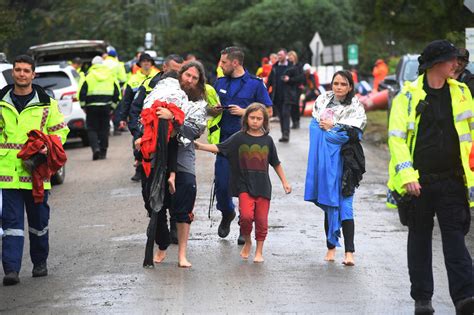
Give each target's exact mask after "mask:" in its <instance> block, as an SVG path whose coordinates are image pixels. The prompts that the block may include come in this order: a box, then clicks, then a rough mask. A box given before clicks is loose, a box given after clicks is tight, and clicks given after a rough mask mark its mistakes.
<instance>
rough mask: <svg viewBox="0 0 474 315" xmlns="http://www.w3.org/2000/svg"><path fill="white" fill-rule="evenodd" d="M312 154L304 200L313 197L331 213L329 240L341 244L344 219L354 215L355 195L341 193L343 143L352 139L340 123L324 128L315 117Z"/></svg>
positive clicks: (310, 137) (310, 128) (309, 158)
mask: <svg viewBox="0 0 474 315" xmlns="http://www.w3.org/2000/svg"><path fill="white" fill-rule="evenodd" d="M309 132H310V133H309V139H310V141H309V156H308V168H307V170H306V184H305V192H304V200H305V201H311V202H313V203H314V204H316V205H317V206H319V207H320V208H321V209H323V210H324V211H325V212H326V213H327V215H328V223H329V231H328V241H329V242H330V243H331V244H333V245H335V246H340V244H339V241H338V239H339V237H340V229H341V225H342V221H343V220H350V219H353V211H352V201H353V196H350V197H343V196H342V188H341V186H342V168H343V160H342V156H341V147H342V145H343V144H344V143H346V142H347V141H348V140H349V137H348V135H347V132H346V131H343V130H341V128H340V127H337V126H336V127H334V128H332V129H331V130H328V131H326V130H324V129H321V128H320V127H319V123H318V121H317V120H316V119H314V118H313V120H312V121H311V124H310V126H309Z"/></svg>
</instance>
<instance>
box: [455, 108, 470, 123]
mask: <svg viewBox="0 0 474 315" xmlns="http://www.w3.org/2000/svg"><path fill="white" fill-rule="evenodd" d="M472 116H473V115H472V111H471V110H466V111H464V112H462V113H461V114H458V115H457V116H456V121H461V120H464V119H468V118H471V117H472Z"/></svg>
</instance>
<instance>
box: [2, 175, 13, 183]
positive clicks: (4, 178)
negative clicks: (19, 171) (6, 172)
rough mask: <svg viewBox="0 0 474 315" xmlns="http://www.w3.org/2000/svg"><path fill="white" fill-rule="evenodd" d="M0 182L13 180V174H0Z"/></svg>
mask: <svg viewBox="0 0 474 315" xmlns="http://www.w3.org/2000/svg"><path fill="white" fill-rule="evenodd" d="M0 182H13V176H0Z"/></svg>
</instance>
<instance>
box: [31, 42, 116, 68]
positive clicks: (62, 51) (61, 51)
mask: <svg viewBox="0 0 474 315" xmlns="http://www.w3.org/2000/svg"><path fill="white" fill-rule="evenodd" d="M107 46H108V44H107V42H105V41H103V40H68V41H61V42H52V43H47V44H42V45H36V46H31V47H30V48H29V49H28V54H29V55H31V56H32V57H33V58H34V59H35V61H36V63H37V65H42V64H58V63H60V62H68V61H71V60H73V59H74V58H76V57H79V58H81V60H82V61H83V62H84V65H83V69H82V70H83V71H87V69H88V68H89V66H90V62H91V61H92V58H94V57H95V56H101V55H102V54H104V53H105V52H107Z"/></svg>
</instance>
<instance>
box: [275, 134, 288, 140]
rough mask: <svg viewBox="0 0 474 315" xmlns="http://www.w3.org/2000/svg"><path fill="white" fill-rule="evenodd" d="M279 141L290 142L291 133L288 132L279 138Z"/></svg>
mask: <svg viewBox="0 0 474 315" xmlns="http://www.w3.org/2000/svg"><path fill="white" fill-rule="evenodd" d="M278 141H279V142H289V141H290V135H288V134H283V136H282V137H281V138H280V139H278Z"/></svg>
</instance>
